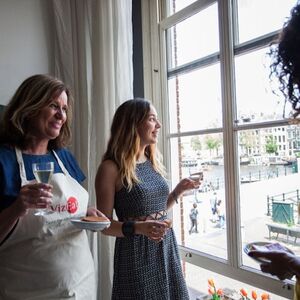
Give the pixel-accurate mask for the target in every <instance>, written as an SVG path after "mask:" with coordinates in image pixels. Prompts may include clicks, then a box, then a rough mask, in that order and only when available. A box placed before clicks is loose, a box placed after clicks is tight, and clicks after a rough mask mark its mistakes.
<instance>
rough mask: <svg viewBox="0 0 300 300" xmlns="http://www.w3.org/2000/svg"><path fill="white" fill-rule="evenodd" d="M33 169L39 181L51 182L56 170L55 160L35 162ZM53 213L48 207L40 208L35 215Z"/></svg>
mask: <svg viewBox="0 0 300 300" xmlns="http://www.w3.org/2000/svg"><path fill="white" fill-rule="evenodd" d="M32 170H33V174H34V177H35V179H36V181H37V182H39V183H49V181H50V178H51V176H52V174H53V171H54V162H40V163H33V164H32ZM52 213H53V211H51V210H49V209H48V208H38V209H37V211H36V212H35V213H34V215H35V216H44V215H48V214H52Z"/></svg>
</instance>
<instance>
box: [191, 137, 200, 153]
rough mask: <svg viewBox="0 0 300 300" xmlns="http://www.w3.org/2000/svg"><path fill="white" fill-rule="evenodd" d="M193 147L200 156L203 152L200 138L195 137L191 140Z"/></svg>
mask: <svg viewBox="0 0 300 300" xmlns="http://www.w3.org/2000/svg"><path fill="white" fill-rule="evenodd" d="M191 147H192V149H193V150H194V151H195V152H196V153H197V154H199V152H200V151H201V150H202V144H201V142H200V139H199V136H194V137H192V138H191Z"/></svg>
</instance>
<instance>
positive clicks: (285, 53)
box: [269, 1, 300, 117]
mask: <svg viewBox="0 0 300 300" xmlns="http://www.w3.org/2000/svg"><path fill="white" fill-rule="evenodd" d="M269 54H270V56H271V58H272V63H271V73H270V78H273V77H275V78H277V80H278V81H279V91H280V92H281V93H282V94H283V96H284V99H285V104H286V103H287V101H289V102H290V103H291V105H292V108H293V110H294V112H293V116H294V117H297V116H298V115H299V114H300V98H299V85H300V1H298V2H297V4H296V5H295V6H294V7H293V8H292V9H291V15H290V17H289V18H288V20H287V21H286V22H285V23H284V25H283V28H282V30H281V32H280V34H279V37H278V39H277V40H276V41H275V42H274V43H272V45H271V47H270V52H269Z"/></svg>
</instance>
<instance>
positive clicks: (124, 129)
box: [102, 98, 165, 191]
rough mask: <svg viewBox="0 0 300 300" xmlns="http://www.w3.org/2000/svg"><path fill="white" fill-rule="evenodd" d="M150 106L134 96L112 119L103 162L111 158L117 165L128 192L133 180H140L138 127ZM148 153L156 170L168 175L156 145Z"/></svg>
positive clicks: (150, 146) (149, 147) (119, 108)
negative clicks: (138, 176)
mask: <svg viewBox="0 0 300 300" xmlns="http://www.w3.org/2000/svg"><path fill="white" fill-rule="evenodd" d="M150 105H151V104H150V102H149V101H148V100H145V99H142V98H135V99H131V100H128V101H126V102H124V103H123V104H121V105H120V106H119V107H118V109H117V110H116V112H115V115H114V118H113V121H112V125H111V130H110V138H109V141H108V145H107V149H106V152H105V153H104V155H103V158H102V161H104V160H107V159H110V160H112V161H114V162H115V163H116V164H117V166H118V168H119V174H120V179H121V182H122V184H123V186H126V187H127V189H128V190H129V191H130V190H131V188H132V186H133V184H134V183H137V182H139V180H138V178H137V176H136V173H135V168H136V163H137V162H136V157H137V154H138V152H139V147H140V137H139V134H138V127H139V125H140V124H141V123H143V121H144V120H145V119H146V118H147V116H148V113H149V111H150ZM145 155H146V157H147V158H148V159H149V160H150V162H151V163H152V165H153V168H154V170H155V171H157V172H158V173H160V174H161V175H162V176H165V168H164V166H163V164H162V162H161V155H160V152H159V151H158V149H157V146H156V144H151V145H149V146H147V147H146V150H145Z"/></svg>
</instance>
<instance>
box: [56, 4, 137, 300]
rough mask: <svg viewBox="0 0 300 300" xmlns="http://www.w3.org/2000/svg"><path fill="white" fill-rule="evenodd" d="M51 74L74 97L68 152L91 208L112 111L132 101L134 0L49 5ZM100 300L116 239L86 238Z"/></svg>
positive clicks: (106, 290) (105, 295) (105, 294)
mask: <svg viewBox="0 0 300 300" xmlns="http://www.w3.org/2000/svg"><path fill="white" fill-rule="evenodd" d="M52 4H53V16H54V30H55V34H54V38H55V49H54V50H55V51H54V53H55V75H56V76H58V77H59V78H61V79H62V80H63V81H64V82H65V83H67V84H68V85H69V86H70V87H71V89H72V91H73V93H74V98H75V103H74V122H73V143H72V151H73V153H74V155H75V156H76V158H77V159H78V162H79V164H80V166H81V167H82V169H83V171H84V172H85V174H86V176H87V180H86V188H87V190H88V191H89V194H90V205H96V199H95V191H94V179H95V174H96V171H97V167H98V165H99V163H100V160H101V157H102V155H103V153H104V150H105V148H106V144H107V139H108V136H109V129H110V124H111V120H112V117H113V114H114V112H115V109H116V108H117V107H118V106H119V105H120V104H121V103H122V102H124V101H125V100H127V99H130V98H132V96H133V67H132V13H131V11H132V0H122V1H120V0H53V1H52ZM90 241H91V248H92V251H93V254H94V259H95V265H96V269H97V270H98V275H97V279H98V297H97V299H98V300H100V299H103V300H107V299H110V297H111V287H112V271H113V270H112V267H113V250H114V249H113V245H114V238H110V237H105V236H103V235H101V234H91V235H90Z"/></svg>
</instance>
